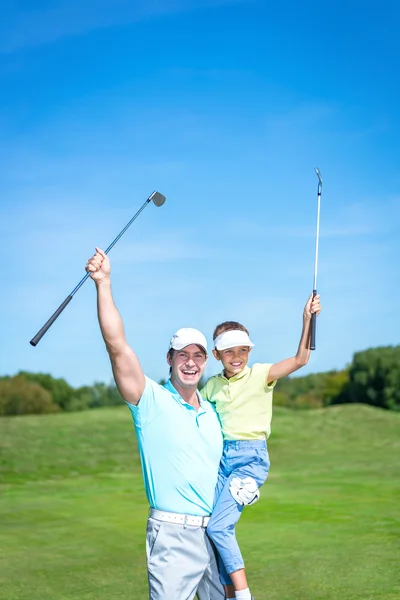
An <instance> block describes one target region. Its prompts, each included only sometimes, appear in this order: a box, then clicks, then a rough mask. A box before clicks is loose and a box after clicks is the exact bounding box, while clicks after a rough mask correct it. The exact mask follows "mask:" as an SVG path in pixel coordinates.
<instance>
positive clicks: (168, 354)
mask: <svg viewBox="0 0 400 600" xmlns="http://www.w3.org/2000/svg"><path fill="white" fill-rule="evenodd" d="M167 363H168V364H169V366H170V367H172V360H171V354H170V353H169V352H167Z"/></svg>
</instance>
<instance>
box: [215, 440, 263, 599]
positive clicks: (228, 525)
mask: <svg viewBox="0 0 400 600" xmlns="http://www.w3.org/2000/svg"><path fill="white" fill-rule="evenodd" d="M239 444H240V442H239ZM240 445H241V444H240ZM230 462H231V464H232V466H234V467H235V468H234V469H233V470H232V472H231V473H230V475H229V477H227V478H226V480H225V484H224V487H223V489H222V491H221V494H220V496H219V498H218V500H217V502H216V504H215V506H214V510H213V513H212V515H211V519H210V522H209V524H208V527H207V532H208V535H209V536H210V538H211V539H212V541H213V542H214V544H215V546H216V549H217V551H218V554H219V556H220V559H221V561H222V562H223V564H224V566H225V570H226V572H227V573H228V574H229V575H230V574H232V573H235V572H236V571H239V573H237V577H235V579H236V581H234V582H233V583H236V584H238V583H239V582H240V581H242V580H243V581H244V582H246V579H245V576H244V572H243V577H241V573H240V571H241V570H242V569H243V568H244V562H243V558H242V555H241V552H240V549H239V546H238V543H237V541H236V535H235V525H236V523H237V521H238V520H239V518H240V515H241V513H242V511H243V506H242V505H239V504H238V503H237V502H236V500H235V499H234V498H233V497H232V495H231V493H230V491H229V485H230V482H231V480H232V479H233V478H234V477H239V478H240V479H244V478H245V477H252V478H253V479H254V480H255V481H256V482H257V485H258V486H261V485H262V484H263V483H264V481H265V479H266V477H267V474H268V469H269V459H268V454H267V451H266V449H265V451H264V450H259V449H257V450H256V451H254V450H253V449H252V448H251V449H249V450H245V451H244V450H243V449H242V448H239V449H238V451H237V452H232V451H231V452H230ZM240 462H242V464H241V465H240ZM243 463H245V464H243ZM221 575H222V573H221ZM221 581H222V583H224V584H225V585H227V584H228V583H229V582H228V581H224V579H223V577H221ZM246 585H247V584H246ZM239 589H240V587H239Z"/></svg>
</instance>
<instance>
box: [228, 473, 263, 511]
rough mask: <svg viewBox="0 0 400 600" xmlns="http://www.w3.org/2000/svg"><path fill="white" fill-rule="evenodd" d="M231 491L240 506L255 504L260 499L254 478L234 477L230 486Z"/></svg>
mask: <svg viewBox="0 0 400 600" xmlns="http://www.w3.org/2000/svg"><path fill="white" fill-rule="evenodd" d="M229 491H230V493H231V494H232V496H233V498H234V499H235V500H236V502H237V503H238V504H240V505H243V504H244V505H248V504H255V503H256V502H257V500H258V499H259V498H260V490H259V489H258V487H257V483H256V481H255V479H253V478H252V477H245V478H244V479H240V477H234V478H233V479H232V481H231V483H230V484H229Z"/></svg>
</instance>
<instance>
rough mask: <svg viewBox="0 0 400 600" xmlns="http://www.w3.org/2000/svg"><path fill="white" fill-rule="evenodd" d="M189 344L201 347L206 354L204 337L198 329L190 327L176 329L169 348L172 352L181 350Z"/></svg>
mask: <svg viewBox="0 0 400 600" xmlns="http://www.w3.org/2000/svg"><path fill="white" fill-rule="evenodd" d="M191 344H196V345H197V346H201V347H202V348H204V351H205V353H206V354H207V340H206V336H205V335H204V334H202V333H201V331H199V330H198V329H192V328H191V327H183V328H182V329H178V331H177V332H176V333H174V335H173V336H172V338H171V341H170V343H169V348H170V349H171V348H173V349H174V350H182V349H183V348H186V346H190V345H191Z"/></svg>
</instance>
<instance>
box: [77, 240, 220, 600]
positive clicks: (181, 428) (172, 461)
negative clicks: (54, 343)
mask: <svg viewBox="0 0 400 600" xmlns="http://www.w3.org/2000/svg"><path fill="white" fill-rule="evenodd" d="M86 271H87V272H89V273H90V276H91V278H92V279H93V280H94V282H95V284H96V290H97V310H98V318H99V323H100V329H101V333H102V335H103V339H104V342H105V344H106V348H107V351H108V353H109V356H110V360H111V365H112V370H113V374H114V378H115V382H116V384H117V387H118V390H119V391H120V393H121V395H122V397H123V398H124V400H125V401H126V403H127V405H128V407H129V409H130V411H131V413H132V416H133V420H134V423H135V427H136V433H137V439H138V445H139V452H140V459H141V463H142V470H143V477H144V482H145V487H146V494H147V498H148V500H149V504H150V507H151V508H150V516H149V520H148V524H147V539H146V554H147V567H148V580H149V591H150V599H151V600H192V599H193V598H194V596H195V594H196V592H197V595H198V598H199V600H222V599H223V598H224V597H225V596H224V592H223V588H222V585H221V584H220V582H219V578H218V571H217V566H216V561H215V556H214V552H213V549H212V547H211V545H210V542H209V540H208V537H207V535H206V526H207V523H208V521H209V516H210V514H211V511H212V507H213V500H214V490H215V485H216V482H217V475H218V465H219V461H220V458H221V453H222V435H221V429H220V425H219V421H218V417H217V414H216V412H215V410H214V408H213V406H212V405H211V404H210V403H209V402H207V401H205V400H203V399H202V398H201V396H200V394H199V393H198V391H197V384H198V382H199V381H200V378H201V376H202V375H203V372H204V369H205V365H206V362H207V342H206V338H205V337H204V335H203V334H202V333H201V332H200V331H198V330H197V329H180V330H178V331H177V332H176V334H175V335H174V336H173V338H172V339H171V343H170V347H169V351H168V354H167V361H168V364H169V365H170V372H171V374H170V379H169V381H168V382H167V384H166V385H165V386H164V387H163V386H160V385H158V384H157V383H155V382H154V381H152V380H150V379H149V378H147V377H146V376H145V375H144V373H143V371H142V368H141V366H140V363H139V360H138V358H137V356H136V355H135V353H134V352H133V350H132V348H130V346H129V345H128V343H127V341H126V338H125V333H124V328H123V323H122V319H121V317H120V315H119V313H118V310H117V308H116V306H115V304H114V300H113V297H112V293H111V278H110V272H111V268H110V262H109V259H108V257H107V256H106V255H105V254H104V252H103V251H102V250H100V249H99V248H96V254H95V255H94V256H93V257H92V258H91V259H89V261H88V262H87V264H86Z"/></svg>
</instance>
